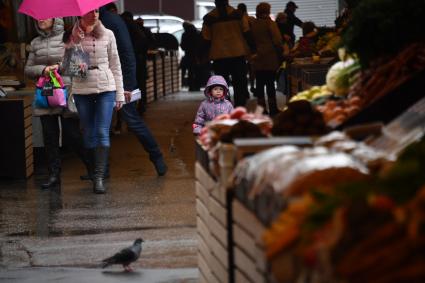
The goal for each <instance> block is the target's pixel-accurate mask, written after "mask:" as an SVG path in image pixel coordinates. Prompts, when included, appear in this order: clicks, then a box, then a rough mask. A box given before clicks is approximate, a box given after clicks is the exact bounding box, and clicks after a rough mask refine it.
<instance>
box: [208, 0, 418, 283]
mask: <svg viewBox="0 0 425 283" xmlns="http://www.w3.org/2000/svg"><path fill="white" fill-rule="evenodd" d="M349 2H350V3H351V4H352V5H351V4H349V6H350V7H351V8H354V9H353V10H352V11H350V12H349V13H347V17H346V18H345V19H344V23H345V24H344V25H343V28H344V30H343V31H342V33H341V34H339V33H328V34H326V35H325V36H323V37H322V38H320V39H319V41H318V42H317V44H316V46H314V48H315V49H314V50H315V51H317V50H319V49H320V50H322V51H323V52H325V53H326V52H327V51H330V50H331V51H332V52H334V51H335V48H336V46H337V42H338V44H339V43H341V46H342V47H343V48H342V49H340V50H345V51H344V52H341V53H340V54H339V55H340V60H341V61H340V62H337V63H335V64H334V65H333V66H332V67H331V68H330V69H329V71H328V73H327V76H326V84H325V85H317V86H313V87H311V88H309V89H306V90H304V91H301V92H299V93H298V94H296V95H295V96H293V97H291V99H290V101H289V103H288V104H287V105H286V107H285V109H284V110H283V111H282V112H281V113H279V114H278V115H276V116H275V117H274V119H273V123H272V121H271V120H270V119H268V118H267V116H261V115H258V114H253V113H249V114H248V113H246V110H243V109H238V111H239V112H238V114H235V113H233V114H231V115H227V116H223V117H218V119H217V120H216V121H213V122H212V123H210V124H209V125H208V126H207V127H206V128H205V129H204V131H203V134H202V135H201V137H200V139H201V141H202V143H203V144H204V145H205V147H206V148H208V149H209V154H210V160H212V161H213V163H214V164H215V166H216V167H215V171H216V172H217V171H219V170H218V169H217V166H218V165H217V159H218V157H217V146H218V145H219V143H220V142H226V143H231V142H232V141H233V139H234V138H236V137H270V136H275V137H278V136H283V137H288V136H289V137H291V136H309V137H310V138H311V140H313V141H314V144H313V146H312V145H311V143H310V144H309V145H303V146H305V147H302V146H295V145H286V146H278V147H273V148H271V149H267V150H264V149H263V151H261V152H258V153H257V154H255V155H250V156H248V157H245V158H243V159H241V160H240V161H239V162H238V163H237V165H236V167H235V168H234V170H233V174H232V178H231V179H232V188H231V189H233V192H234V197H235V198H236V199H237V200H238V201H239V202H241V203H242V204H243V206H245V208H246V209H247V211H250V212H252V214H253V215H255V218H256V220H259V222H261V224H262V225H263V227H266V230H265V231H264V233H263V234H262V243H261V244H260V245H259V244H258V242H257V240H258V238H256V239H251V240H253V241H254V240H255V241H256V247H255V249H254V248H253V251H255V252H257V249H258V247H259V246H261V247H262V248H263V252H264V256H265V257H266V265H267V269H268V270H270V273H271V274H270V275H267V278H268V279H270V282H283V283H289V282H303V283H305V282H308V283H368V282H370V283H372V282H373V283H399V282H409V283H411V282H413V283H416V282H417V283H419V282H425V229H424V227H425V173H424V172H425V138H424V137H423V136H424V133H425V128H424V126H423V121H424V107H423V106H424V102H423V97H422V98H420V97H419V98H418V97H416V96H417V95H415V96H414V99H412V100H409V101H408V102H407V103H406V104H404V105H403V106H402V107H399V108H400V109H399V110H400V111H401V112H399V113H398V114H394V113H395V112H394V113H392V115H394V116H391V117H390V118H389V119H387V120H386V121H385V120H379V119H378V120H373V122H377V123H375V124H379V129H378V128H377V129H376V131H375V132H374V135H375V136H374V137H373V138H372V137H371V136H370V132H367V134H368V135H369V136H368V141H367V143H366V142H359V141H354V140H352V139H350V138H349V137H348V136H347V135H345V134H343V133H342V132H337V131H333V132H331V131H332V130H333V129H335V128H341V127H342V128H344V130H345V131H346V132H349V131H348V130H347V129H346V128H345V126H346V125H350V126H351V125H355V126H357V129H359V128H361V127H363V128H362V129H363V130H364V129H365V128H366V127H367V126H371V125H370V124H371V123H369V124H361V125H358V124H355V123H354V124H353V119H352V118H354V120H355V119H356V118H358V117H361V116H362V115H367V114H368V113H369V112H370V111H375V110H376V109H377V108H379V106H380V105H382V101H390V102H393V103H392V104H393V105H394V107H397V101H394V98H397V99H401V100H402V99H403V95H406V96H408V95H410V94H411V93H413V92H414V91H418V92H421V91H422V90H421V88H420V87H417V86H418V85H420V84H417V83H416V82H417V81H418V80H419V81H420V80H421V78H425V77H424V74H425V33H424V31H423V27H424V26H425V17H424V15H425V0H412V1H401V0H362V1H349ZM365 15H367V16H365ZM340 35H341V36H340ZM340 40H341V42H339V41H340ZM306 59H308V60H310V59H309V58H306ZM300 60H302V59H300ZM294 73H295V72H294ZM296 78H297V79H298V77H296ZM409 82H414V83H413V84H408V83H409ZM302 85H311V84H304V82H303V84H302ZM412 86H414V87H412ZM412 88H415V89H414V90H413V89H412ZM422 92H423V91H422ZM419 96H420V95H419ZM410 97H411V96H410ZM421 99H422V100H421ZM379 101H381V104H380V103H379ZM421 101H422V102H421ZM408 103H410V104H408ZM390 104H391V103H390ZM384 105H388V103H387V104H384ZM388 108H389V107H388ZM386 109H387V108H383V109H382V110H383V111H385V110H386ZM368 111H369V112H368ZM365 113H366V114H365ZM378 113H379V115H380V116H379V117H381V116H383V114H382V113H381V112H378ZM400 113H402V115H400ZM232 116H233V117H232ZM235 116H238V117H237V118H236V119H235ZM372 116H373V115H372ZM376 116H378V115H376ZM396 116H398V117H397V118H396ZM379 117H378V118H379ZM222 118H223V119H224V120H220V119H222ZM373 118H376V117H375V116H374V117H373ZM356 121H357V120H355V121H354V122H356ZM366 121H369V120H366ZM350 122H351V124H350ZM375 126H376V125H375ZM365 136H366V135H363V136H362V138H365ZM421 137H422V140H421V141H419V142H418V140H419V139H420V138H421ZM414 141H416V142H415V143H414V144H412V142H414ZM408 145H410V146H408ZM407 146H408V147H407ZM406 147H407V148H406ZM255 227H257V226H255ZM256 237H257V236H256ZM244 239H245V238H244ZM239 240H240V239H239ZM239 243H240V242H239ZM247 245H248V244H247ZM238 248H241V247H239V246H238ZM238 251H239V250H238ZM255 254H256V253H255ZM251 257H252V256H251ZM238 259H240V258H238ZM254 265H255V264H254ZM238 268H239V267H238ZM241 271H243V270H241ZM248 273H249V272H248ZM250 279H252V278H250ZM252 280H253V279H252ZM266 281H267V280H266Z"/></svg>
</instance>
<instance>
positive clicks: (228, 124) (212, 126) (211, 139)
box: [198, 107, 272, 150]
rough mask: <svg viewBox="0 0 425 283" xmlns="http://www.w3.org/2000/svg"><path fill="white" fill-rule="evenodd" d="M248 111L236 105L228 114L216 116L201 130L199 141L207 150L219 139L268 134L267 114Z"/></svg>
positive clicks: (269, 124) (269, 127) (225, 139)
mask: <svg viewBox="0 0 425 283" xmlns="http://www.w3.org/2000/svg"><path fill="white" fill-rule="evenodd" d="M260 112H262V111H258V112H256V113H249V112H248V111H247V109H246V108H245V107H236V108H235V109H233V111H232V112H231V113H230V114H222V115H219V116H217V117H216V118H215V119H214V120H213V121H211V122H208V123H207V124H206V126H205V127H204V128H202V130H201V134H200V135H199V138H198V140H199V142H200V143H201V144H202V146H203V147H204V148H205V149H206V150H208V149H211V148H213V147H214V146H215V145H216V144H217V143H218V142H219V141H220V140H222V139H223V142H227V143H231V142H232V140H233V138H235V137H265V136H268V135H270V130H271V127H272V120H271V119H270V117H269V116H266V115H263V114H260Z"/></svg>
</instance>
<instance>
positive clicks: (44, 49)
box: [25, 18, 88, 188]
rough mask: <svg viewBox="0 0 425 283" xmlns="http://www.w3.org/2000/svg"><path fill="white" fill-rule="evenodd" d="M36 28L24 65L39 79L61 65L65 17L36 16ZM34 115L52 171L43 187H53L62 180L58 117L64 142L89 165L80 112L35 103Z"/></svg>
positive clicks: (27, 70)
mask: <svg viewBox="0 0 425 283" xmlns="http://www.w3.org/2000/svg"><path fill="white" fill-rule="evenodd" d="M35 29H36V31H37V33H38V34H39V36H38V37H36V38H34V39H33V40H32V41H31V49H30V52H29V56H28V60H27V62H26V65H25V75H26V76H28V77H29V78H31V79H35V80H38V78H39V77H40V76H49V72H50V71H54V70H58V69H59V66H60V63H61V61H62V58H63V55H64V52H65V46H64V43H63V42H62V37H63V32H64V25H63V20H62V19H61V18H55V19H45V20H36V22H35ZM63 80H64V83H65V84H66V85H67V86H69V83H70V80H69V78H68V77H63ZM33 115H34V116H36V117H40V121H41V128H42V134H43V142H44V149H45V151H46V157H47V167H48V171H49V177H48V179H47V180H46V181H45V182H43V183H42V184H41V187H42V188H50V187H53V186H56V185H58V184H60V173H61V157H60V148H59V140H60V129H59V119H60V123H61V126H62V133H63V139H62V141H63V143H66V142H68V143H69V144H70V146H71V147H72V149H73V150H74V151H75V152H76V153H77V155H78V156H79V157H80V159H81V160H82V161H83V162H84V164H85V165H86V166H88V161H87V160H86V154H85V152H84V146H83V140H82V136H81V132H80V121H79V119H78V116H76V115H75V116H73V115H72V114H70V113H69V112H67V111H66V110H65V109H64V108H61V107H54V108H41V107H37V106H36V105H33Z"/></svg>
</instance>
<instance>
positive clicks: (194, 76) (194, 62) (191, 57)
mask: <svg viewBox="0 0 425 283" xmlns="http://www.w3.org/2000/svg"><path fill="white" fill-rule="evenodd" d="M183 29H184V32H183V34H182V38H181V43H180V47H181V48H182V50H183V51H184V52H185V54H184V57H185V60H186V66H187V69H188V73H189V74H188V85H189V91H199V89H200V87H201V85H200V79H199V76H200V70H199V64H200V58H199V49H200V45H201V42H202V36H201V33H200V32H199V31H198V30H197V29H196V27H195V26H194V25H193V24H191V23H189V22H184V23H183Z"/></svg>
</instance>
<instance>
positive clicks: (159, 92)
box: [154, 53, 164, 99]
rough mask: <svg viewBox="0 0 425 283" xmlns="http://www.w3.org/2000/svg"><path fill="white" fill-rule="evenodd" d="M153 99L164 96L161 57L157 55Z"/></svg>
mask: <svg viewBox="0 0 425 283" xmlns="http://www.w3.org/2000/svg"><path fill="white" fill-rule="evenodd" d="M154 63H155V99H159V98H161V97H163V96H164V70H163V65H162V63H163V62H162V56H161V54H159V53H157V54H156V55H155V61H154Z"/></svg>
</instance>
